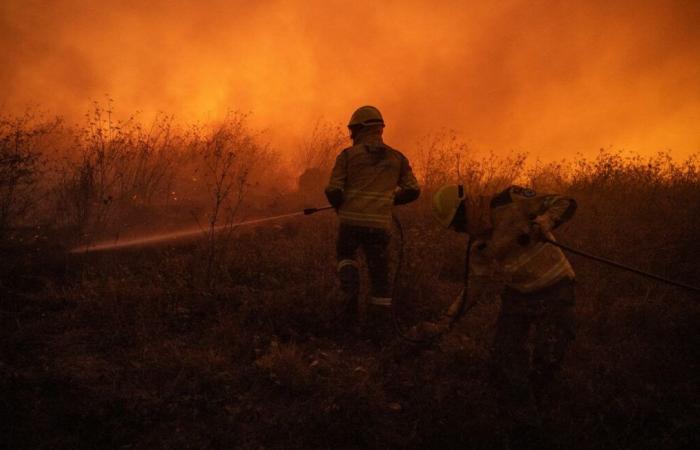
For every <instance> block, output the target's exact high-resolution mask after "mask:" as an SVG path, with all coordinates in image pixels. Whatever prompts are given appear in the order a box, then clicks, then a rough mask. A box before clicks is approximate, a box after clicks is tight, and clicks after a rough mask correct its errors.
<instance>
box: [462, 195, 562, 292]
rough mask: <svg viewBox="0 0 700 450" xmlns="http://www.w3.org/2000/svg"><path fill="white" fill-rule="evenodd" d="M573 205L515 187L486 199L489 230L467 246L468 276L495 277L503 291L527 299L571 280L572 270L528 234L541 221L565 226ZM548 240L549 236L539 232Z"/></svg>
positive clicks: (556, 252) (556, 253)
mask: <svg viewBox="0 0 700 450" xmlns="http://www.w3.org/2000/svg"><path fill="white" fill-rule="evenodd" d="M575 210H576V202H575V201H574V200H573V199H572V198H569V197H564V196H561V195H546V194H545V195H538V194H537V193H535V191H533V190H531V189H527V188H522V187H520V186H511V187H510V188H508V189H506V190H505V191H503V192H501V193H500V194H497V195H495V196H494V197H492V199H491V202H490V219H491V224H492V229H491V230H490V233H488V234H489V235H488V236H487V237H482V238H480V239H477V240H475V242H474V245H472V254H471V268H472V273H473V274H474V275H477V276H479V275H487V274H489V273H493V272H494V271H496V272H500V274H501V275H502V276H503V278H504V280H505V284H506V286H508V287H511V288H513V289H515V290H516V291H518V292H522V293H530V292H535V291H538V290H540V289H543V288H546V287H548V286H552V285H554V284H555V283H557V282H559V281H561V280H564V279H567V278H568V279H571V280H573V279H574V276H575V274H574V270H573V269H572V267H571V265H570V264H569V261H568V260H567V259H566V257H565V256H564V254H563V253H562V251H561V250H560V249H559V248H558V247H555V246H554V245H552V244H549V243H546V242H543V241H542V240H539V239H537V236H533V234H532V225H531V224H532V221H533V220H534V219H536V218H537V217H539V216H544V218H545V219H547V220H546V221H549V222H550V223H551V224H552V228H556V227H557V226H559V225H560V224H562V223H564V222H566V221H567V220H569V219H570V218H571V217H572V216H573V214H574V212H575ZM542 231H543V233H544V235H545V236H547V237H548V238H549V239H551V240H554V236H553V235H552V233H551V232H550V230H542Z"/></svg>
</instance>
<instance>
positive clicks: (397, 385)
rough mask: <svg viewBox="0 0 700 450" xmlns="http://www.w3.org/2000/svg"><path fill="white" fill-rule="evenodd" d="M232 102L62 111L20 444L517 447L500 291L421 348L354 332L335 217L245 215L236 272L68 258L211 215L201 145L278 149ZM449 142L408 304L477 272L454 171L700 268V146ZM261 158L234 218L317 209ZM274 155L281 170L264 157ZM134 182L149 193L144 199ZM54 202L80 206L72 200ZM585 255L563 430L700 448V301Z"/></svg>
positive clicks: (26, 267)
mask: <svg viewBox="0 0 700 450" xmlns="http://www.w3.org/2000/svg"><path fill="white" fill-rule="evenodd" d="M236 117H237V119H236V120H239V119H240V120H242V122H235V121H234V122H229V123H228V125H226V124H223V125H222V124H218V125H217V126H214V127H212V128H211V129H208V131H207V130H201V129H200V130H185V131H183V130H182V129H178V128H176V127H174V125H172V124H168V122H167V121H164V122H158V123H159V124H160V125H157V126H156V128H154V129H153V130H151V131H150V132H147V131H145V130H144V129H143V128H140V127H139V126H137V125H136V124H135V123H132V124H131V125H128V124H127V125H120V129H119V131H114V133H113V134H112V135H111V137H110V136H109V133H107V134H105V132H104V131H99V129H100V128H99V127H95V128H93V129H92V131H90V133H91V134H88V136H89V139H88V138H85V137H84V136H85V135H79V134H78V135H75V136H74V137H75V139H67V138H66V135H70V133H71V131H70V130H69V129H66V128H62V129H61V130H60V132H58V131H56V129H52V131H51V133H54V134H53V135H52V136H54V137H55V140H54V141H49V142H54V143H55V145H56V146H57V147H58V148H63V150H62V152H64V153H61V157H64V156H66V157H69V159H68V160H65V161H63V163H62V164H48V165H47V167H55V168H56V169H55V172H53V173H52V174H46V175H45V176H42V177H41V178H38V179H36V180H34V181H33V182H34V183H36V186H39V185H41V189H40V191H41V192H49V193H53V194H47V195H46V196H44V197H42V199H40V200H41V201H43V202H44V203H43V206H42V207H41V208H38V209H37V211H41V212H42V214H43V217H37V216H36V215H33V216H30V215H25V216H20V215H17V216H15V217H14V218H13V221H14V223H13V231H12V232H11V233H8V234H7V235H6V236H5V238H4V239H3V241H2V246H3V250H2V251H3V257H2V262H0V270H1V271H2V272H1V275H2V278H1V280H2V281H1V283H2V284H1V285H0V289H1V292H2V298H1V307H0V314H1V316H0V318H1V323H0V325H1V326H0V330H1V331H0V336H2V341H1V344H0V345H1V346H0V355H1V358H0V392H1V394H2V395H1V396H0V397H1V398H2V400H1V401H2V410H3V412H4V416H5V417H4V420H3V421H2V425H0V430H2V442H3V444H4V446H5V447H7V448H206V447H210V448H222V447H224V448H356V447H371V448H396V447H408V448H426V447H429V448H465V447H473V448H501V447H502V445H503V435H502V430H501V428H500V426H499V424H498V422H497V421H496V419H495V418H496V412H497V407H498V405H497V404H496V400H495V398H496V397H495V393H494V392H495V387H494V386H493V385H492V383H491V377H490V375H489V374H490V372H489V364H490V362H489V345H490V339H491V333H492V328H493V323H494V319H495V314H496V312H497V309H498V303H497V299H495V298H494V299H493V301H490V302H484V303H483V304H481V305H480V306H478V307H477V308H475V309H474V310H473V311H472V312H470V313H469V315H468V316H467V317H465V318H464V319H463V320H462V322H461V323H460V324H459V326H458V328H457V329H456V330H455V331H454V332H453V333H451V334H450V335H448V336H446V337H445V338H444V339H443V340H442V341H440V342H439V343H438V344H436V345H434V346H431V347H422V348H416V347H412V346H408V345H404V344H402V343H400V342H399V341H397V340H395V338H393V337H392V335H391V332H390V330H389V329H387V330H386V334H387V339H386V341H385V343H384V345H381V346H378V345H374V344H372V343H371V342H369V341H366V340H365V339H364V338H362V337H361V336H354V335H350V334H347V333H346V332H345V331H344V330H342V329H340V328H339V326H338V324H337V323H336V322H334V321H333V318H334V316H335V313H336V308H337V307H338V306H339V305H338V304H337V303H336V302H335V300H334V298H333V292H334V289H335V288H334V286H335V273H334V250H333V247H334V240H335V219H334V218H333V217H332V214H328V215H325V216H323V215H318V216H312V217H303V218H299V219H298V220H296V221H290V222H281V223H279V224H277V225H274V226H269V227H258V228H251V229H240V230H238V231H235V232H232V233H231V234H230V235H229V238H228V239H227V240H226V241H225V243H224V242H218V241H217V243H216V245H217V247H215V248H216V250H217V252H218V253H217V257H216V258H217V259H216V260H215V263H216V267H217V270H216V271H214V272H209V273H207V269H208V268H207V263H206V262H207V258H209V257H210V253H209V252H210V251H211V247H210V246H208V245H211V242H210V243H209V244H207V243H206V242H201V243H198V242H195V243H188V244H186V245H182V246H164V247H158V248H147V249H135V250H125V251H121V252H115V253H99V254H88V255H66V254H65V253H64V250H65V247H66V245H68V244H69V243H74V242H80V241H81V240H83V239H85V236H84V234H85V233H89V234H91V236H93V237H94V236H95V235H102V236H104V235H113V234H114V233H116V232H121V233H128V232H129V231H130V230H132V231H133V230H136V229H149V228H151V229H152V228H156V227H157V226H161V225H162V224H171V223H177V222H181V221H183V220H188V219H189V218H192V220H193V221H194V219H197V220H200V221H204V223H205V224H206V223H207V222H206V219H207V218H209V219H211V217H212V216H211V215H209V216H208V215H207V214H208V213H211V212H212V211H213V210H212V207H213V206H216V205H215V203H214V201H215V200H216V198H217V197H216V186H215V185H213V186H214V189H208V188H207V185H206V182H200V181H195V180H194V178H197V179H198V180H201V178H199V177H202V176H204V177H206V176H207V175H206V174H204V175H202V173H203V172H199V171H198V172H197V175H193V174H194V170H195V169H196V167H203V166H202V165H201V164H203V163H205V162H206V161H204V160H202V159H198V156H197V155H202V154H203V152H204V153H206V152H205V150H206V149H209V150H212V149H214V150H216V148H219V149H221V148H226V149H228V148H231V149H233V150H232V151H235V152H242V154H243V156H246V155H247V156H250V155H252V154H255V153H251V151H252V150H251V149H255V151H263V150H265V149H266V147H265V143H264V141H261V140H260V136H258V135H257V134H256V133H255V132H254V131H252V130H249V129H247V128H246V127H245V120H244V118H243V117H241V116H236ZM101 120H104V117H102V119H101ZM98 122H99V121H98ZM37 126H39V125H37ZM108 126H110V125H109V124H108ZM221 127H224V128H221ZM226 127H228V128H226ZM237 127H238V128H237ZM30 128H31V127H30ZM59 128H60V127H59ZM217 130H218V131H217ZM221 130H224V131H223V133H224V134H223V135H222V134H216V133H217V132H219V133H221V132H222V131H221ZM88 131H89V130H88ZM226 133H232V134H228V135H227V134H226ZM236 133H238V134H236ZM329 133H330V132H329ZM61 136H62V137H61ZM80 136H83V137H82V138H81V137H80ZM227 136H228V137H227ZM218 138H222V139H224V138H225V139H226V141H225V142H218V143H217V141H216V139H218ZM329 139H330V138H329ZM430 139H432V141H430V142H431V144H430V147H429V148H430V149H431V151H432V152H434V153H435V154H434V155H433V157H432V159H431V158H430V157H428V156H426V157H425V158H423V159H422V160H421V161H422V162H421V163H420V164H423V166H420V164H417V165H418V166H420V167H419V171H420V173H422V174H424V176H425V177H426V179H427V180H428V181H430V180H433V181H432V182H429V183H427V186H426V189H425V192H424V195H423V197H422V198H421V200H419V201H418V202H416V203H414V204H412V205H409V206H407V207H404V208H401V209H400V210H399V217H400V219H401V220H402V223H403V224H404V227H405V231H406V237H407V239H406V254H407V263H406V267H405V272H404V273H402V274H401V281H400V289H399V292H400V294H401V295H400V298H399V299H397V303H398V304H399V305H400V306H401V317H402V319H403V320H404V321H406V322H407V323H411V322H412V321H415V320H418V319H424V318H426V317H430V316H434V315H436V314H438V313H439V312H440V311H441V309H442V308H443V307H444V306H445V305H446V304H447V303H448V302H449V301H450V300H451V299H452V297H453V296H454V295H455V294H456V292H457V291H458V289H459V282H460V281H459V277H460V276H461V263H462V256H463V249H464V242H463V240H462V239H461V237H460V236H457V235H455V234H452V233H445V232H444V231H443V230H440V229H438V228H437V226H436V225H435V224H434V223H433V222H432V220H431V218H430V210H429V195H430V191H431V189H433V188H434V187H435V185H436V184H438V183H439V182H442V181H444V180H447V179H455V178H461V179H462V180H463V181H464V182H465V183H466V184H467V185H468V186H469V190H470V192H477V193H487V192H493V191H494V190H496V189H498V188H500V187H503V186H505V185H507V184H509V183H511V182H512V181H513V180H519V181H520V182H529V183H531V184H532V185H534V187H535V188H536V189H541V190H545V191H546V190H550V189H551V190H555V191H559V192H566V193H569V194H571V195H573V196H574V197H575V198H576V199H577V200H578V202H579V210H578V213H577V215H576V217H575V218H574V220H573V221H572V222H570V224H568V225H567V226H566V227H565V228H564V229H563V230H561V232H560V233H559V236H560V237H561V240H562V241H564V242H567V243H570V244H572V245H575V246H578V247H581V248H585V249H587V250H590V251H591V252H595V253H599V254H602V255H606V256H609V257H611V258H615V259H617V260H620V261H623V262H628V263H631V264H634V265H636V266H638V267H640V268H643V269H647V270H652V271H654V272H657V273H660V274H662V275H667V276H669V277H673V278H677V279H679V280H685V281H687V282H694V280H697V279H699V278H700V273H699V272H698V256H697V255H698V254H699V252H700V242H699V241H698V237H697V230H698V229H700V177H698V173H697V170H696V167H695V161H694V160H693V159H691V160H688V161H686V162H683V163H679V162H675V161H673V160H672V159H670V158H668V157H666V156H664V155H660V156H659V157H656V158H651V159H650V160H646V159H641V158H636V157H634V158H625V157H622V156H620V155H618V154H614V153H606V152H603V153H601V154H600V155H599V156H598V157H597V158H596V159H593V160H583V159H579V160H578V161H575V162H569V163H559V165H539V166H538V165H534V164H533V165H528V164H525V160H524V158H523V157H522V156H520V155H515V156H513V157H511V158H510V159H508V158H497V157H495V156H491V157H488V158H486V159H476V160H475V159H474V158H473V157H472V158H470V157H469V154H468V153H466V148H465V147H464V146H461V144H459V142H457V141H453V140H450V139H448V138H445V137H443V138H439V139H435V138H430ZM42 142H45V141H42ZM329 142H330V141H329ZM69 144H70V145H69ZM214 144H216V145H214ZM219 144H221V145H219ZM42 145H43V144H42ZM64 145H65V146H67V148H64V147H62V146H64ZM207 145H209V147H207ZM212 145H214V146H213V147H212ZM217 145H219V146H218V147H217ZM103 147H104V150H101V149H102V148H103ZM69 150H70V151H69ZM103 151H104V153H103V154H101V153H100V152H103ZM265 151H267V150H265ZM86 152H87V153H86ZM455 152H456V153H455ZM452 153H455V154H459V155H460V156H459V158H455V159H454V162H455V163H454V164H449V165H448V166H445V167H442V168H438V169H436V168H435V167H431V166H430V164H431V163H430V161H437V160H438V159H439V158H438V159H436V158H435V157H436V156H440V155H449V154H452ZM210 154H211V153H210ZM265 154H267V153H265ZM71 155H73V156H71ZM75 155H78V156H79V157H78V158H77V159H70V158H72V157H74V156H75ZM100 155H101V156H100ZM221 155H223V156H224V157H225V158H226V157H228V156H227V155H229V153H227V152H226V151H224V152H223V153H221ZM214 156H216V153H215V152H214ZM243 159H245V158H243ZM440 160H441V161H445V160H444V159H440ZM100 161H102V162H100ZM107 161H110V163H109V164H113V165H114V166H111V168H109V170H106V169H107V168H108V167H109V166H108V164H107ZM271 161H272V160H271ZM54 162H55V161H54ZM219 162H221V161H219ZM223 162H226V160H225V159H224V161H223ZM102 163H104V167H105V172H100V170H102V169H100V168H99V167H100V164H102ZM198 164H200V165H199V166H198ZM240 167H244V166H240ZM245 167H252V169H251V172H250V173H249V174H247V176H248V175H249V177H248V178H246V179H245V182H244V186H243V187H245V188H246V189H245V190H244V191H241V192H242V194H243V195H242V198H241V199H240V200H241V203H240V204H239V205H238V206H237V208H238V209H237V211H236V214H237V217H243V216H255V215H262V214H263V213H265V212H267V211H272V213H273V214H274V213H277V212H280V211H288V210H290V209H293V208H296V207H298V206H301V205H300V204H299V202H300V201H301V200H299V199H300V194H299V193H284V192H278V193H276V194H275V193H274V189H272V188H270V186H268V185H266V184H265V182H264V179H265V178H264V177H261V176H259V175H258V174H256V173H255V170H254V167H255V165H254V164H253V165H252V166H245ZM201 170H203V169H201ZM265 170H266V171H267V172H268V173H269V172H270V171H274V170H276V169H274V166H273V164H272V163H268V164H267V165H266V167H265ZM90 171H91V172H90ZM204 172H206V170H204ZM101 173H102V175H100V174H101ZM212 173H215V174H218V175H219V178H216V177H214V178H210V180H214V182H215V181H216V180H217V179H218V180H220V179H221V172H217V171H216V170H214V171H213V172H212ZM227 173H229V174H231V173H234V172H227ZM235 173H237V174H239V175H240V173H241V172H235ZM120 174H121V175H120ZM148 174H154V175H153V176H154V177H155V178H149V176H148ZM426 174H432V175H429V176H428V175H426ZM127 175H128V176H127ZM81 177H83V178H81ZM101 177H102V178H101ZM430 177H433V178H430ZM441 177H442V178H441ZM149 179H150V180H151V181H150V182H146V181H143V180H149ZM98 180H103V181H99V182H98ZM138 180H141V181H138ZM230 180H239V181H240V177H239V178H235V177H234V178H231V179H230ZM81 183H82V184H81ZM202 183H203V184H202ZM209 186H212V185H209ZM253 186H256V187H257V189H250V188H251V187H253ZM173 192H175V193H176V195H177V200H175V199H174V197H173V194H172V193H173ZM258 192H263V193H265V194H264V195H263V194H257V193H258ZM105 195H107V197H105ZM110 195H111V196H112V200H111V201H108V202H107V203H105V202H104V199H105V198H108V197H109V196H110ZM134 195H136V196H137V197H136V199H138V201H129V198H133V196H134ZM212 195H213V196H212ZM301 197H303V196H301ZM227 199H233V200H238V199H236V198H235V197H231V198H229V197H227ZM60 202H67V203H60ZM80 202H83V203H80ZM223 203H225V204H226V205H229V206H232V207H236V204H235V203H226V202H222V204H223ZM58 204H73V205H74V207H73V209H70V208H67V209H66V208H64V209H63V210H62V211H58V212H56V205H58ZM76 205H77V206H76ZM81 205H82V206H81ZM254 205H258V206H257V207H255V206H254ZM52 206H53V208H52ZM227 207H228V206H225V207H224V210H226V208H227ZM59 209H60V208H59ZM81 211H82V212H81ZM229 212H230V211H229ZM54 214H57V215H54ZM62 214H63V215H62ZM81 214H83V216H81ZM57 217H59V218H61V220H58V219H57ZM86 217H87V218H88V219H89V220H88V219H86ZM98 218H99V220H98ZM49 223H53V224H54V226H50V227H46V224H49ZM36 224H41V226H42V228H40V229H39V230H37V228H36ZM205 227H206V225H205ZM572 263H573V265H574V267H575V269H576V270H577V273H578V280H579V284H578V288H577V296H578V304H577V315H578V320H579V332H578V336H577V340H576V343H575V345H574V347H573V348H572V350H571V352H570V355H569V358H568V360H567V364H566V367H565V370H564V383H563V386H562V392H560V393H559V397H558V398H559V402H558V403H557V405H556V407H555V408H554V409H552V410H551V411H547V412H546V414H545V416H546V419H547V420H546V427H547V430H548V431H549V432H550V434H551V436H552V438H553V440H554V442H555V443H557V444H558V445H559V446H560V447H562V448H692V447H694V446H696V445H697V431H696V430H697V427H698V421H699V420H700V414H699V413H700V411H698V398H700V397H699V396H698V394H699V392H698V384H697V375H698V364H699V363H700V360H699V359H698V354H697V348H699V347H700V341H699V340H698V333H697V326H698V323H700V322H699V321H698V319H699V312H700V304H699V303H698V298H697V296H694V295H691V294H689V293H687V292H683V291H679V290H677V289H674V288H671V287H668V286H664V285H661V284H658V283H655V282H652V281H649V280H645V279H643V278H639V277H636V276H634V275H629V274H625V273H622V272H618V271H614V270H610V269H608V268H606V267H602V266H600V265H597V264H595V263H592V262H589V261H586V260H582V259H580V258H577V257H572ZM212 276H214V277H216V282H215V283H212V282H211V281H212V280H211V277H212ZM693 444H695V445H693Z"/></svg>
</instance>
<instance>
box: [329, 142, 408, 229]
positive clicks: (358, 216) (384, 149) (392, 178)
mask: <svg viewBox="0 0 700 450" xmlns="http://www.w3.org/2000/svg"><path fill="white" fill-rule="evenodd" d="M397 188H398V189H397ZM325 192H326V196H327V197H328V200H329V201H330V202H331V204H332V205H333V206H335V207H337V208H338V217H339V219H340V223H341V224H345V225H352V226H361V227H369V228H383V229H389V228H390V227H391V210H392V206H393V205H394V204H402V203H408V202H410V201H413V200H415V199H416V198H417V197H418V195H419V192H420V188H419V186H418V182H417V181H416V177H415V176H414V175H413V171H412V170H411V166H410V164H409V162H408V159H407V158H406V157H405V156H404V155H403V154H402V153H401V152H400V151H398V150H395V149H393V148H391V147H389V146H388V145H386V144H384V143H383V142H382V141H381V139H380V138H374V139H366V140H364V141H363V142H359V143H356V145H353V146H352V147H349V148H346V149H344V150H343V151H342V152H340V154H339V155H338V157H337V158H336V161H335V166H334V167H333V171H332V173H331V178H330V181H329V183H328V186H327V187H326V191H325Z"/></svg>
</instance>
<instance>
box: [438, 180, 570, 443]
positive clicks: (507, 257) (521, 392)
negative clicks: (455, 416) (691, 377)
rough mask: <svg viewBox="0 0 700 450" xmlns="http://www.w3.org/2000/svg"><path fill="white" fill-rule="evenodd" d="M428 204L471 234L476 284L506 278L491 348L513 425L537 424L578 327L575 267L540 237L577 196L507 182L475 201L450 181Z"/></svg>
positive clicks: (567, 213)
mask: <svg viewBox="0 0 700 450" xmlns="http://www.w3.org/2000/svg"><path fill="white" fill-rule="evenodd" d="M482 203H483V202H482ZM433 211H434V214H435V216H436V218H437V219H438V221H439V222H440V223H441V224H442V225H444V226H445V227H448V228H452V229H454V230H456V231H458V232H462V233H469V235H470V236H471V237H472V238H473V239H474V242H473V244H472V246H471V249H472V250H471V253H470V261H471V262H470V272H471V275H472V276H474V279H473V280H474V281H475V282H474V283H471V285H472V286H473V288H474V290H475V291H477V292H478V291H479V290H480V289H482V286H483V285H484V283H483V280H484V279H485V278H494V277H497V278H500V279H501V280H502V281H503V284H504V287H503V289H502V291H501V309H500V312H499V315H498V319H497V322H496V333H495V337H494V341H493V349H492V351H493V359H494V362H495V368H496V379H497V380H498V381H499V386H500V388H501V389H500V391H501V392H502V394H503V399H502V400H503V403H502V411H503V412H504V415H505V417H504V419H505V420H507V421H508V425H509V426H510V428H511V430H523V429H528V428H529V427H535V428H536V427H538V426H539V421H540V419H539V411H540V410H541V409H542V408H541V405H542V403H543V401H545V399H546V397H547V396H548V394H549V393H551V392H552V388H553V386H552V385H553V384H554V383H555V381H556V379H557V373H558V372H559V369H560V367H561V364H562V360H563V358H564V356H565V354H566V352H567V349H568V348H569V346H570V344H571V342H572V341H573V339H574V333H575V329H574V271H573V269H572V267H571V265H570V264H569V261H568V260H567V259H566V257H565V256H564V254H563V253H562V251H561V250H560V249H559V248H558V247H556V246H554V245H552V244H550V243H547V242H544V241H543V240H542V239H541V237H542V236H546V237H547V238H549V239H551V240H554V237H553V236H552V230H554V229H555V228H557V227H558V226H559V225H561V224H562V223H564V222H566V221H567V220H569V219H571V217H572V216H573V214H574V212H575V211H576V202H575V201H574V200H573V199H572V198H569V197H565V196H561V195H546V194H545V195H541V194H537V193H536V192H535V191H533V190H532V189H528V188H523V187H520V186H511V187H509V188H508V189H506V190H504V191H503V192H501V193H499V194H496V195H494V196H493V197H491V198H490V200H489V201H488V205H487V206H486V207H485V208H480V207H479V202H478V199H477V198H467V196H466V195H465V193H464V190H463V188H462V186H459V185H448V186H443V187H442V188H440V189H439V190H438V191H437V192H436V193H435V195H434V197H433ZM484 211H485V212H484ZM484 217H485V218H486V219H487V220H483V219H484ZM477 292H475V293H474V294H476V295H479V294H478V293H477ZM531 331H533V333H532V342H530V339H531V338H530V332H531ZM530 349H531V351H532V354H530ZM538 405H539V406H538Z"/></svg>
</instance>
